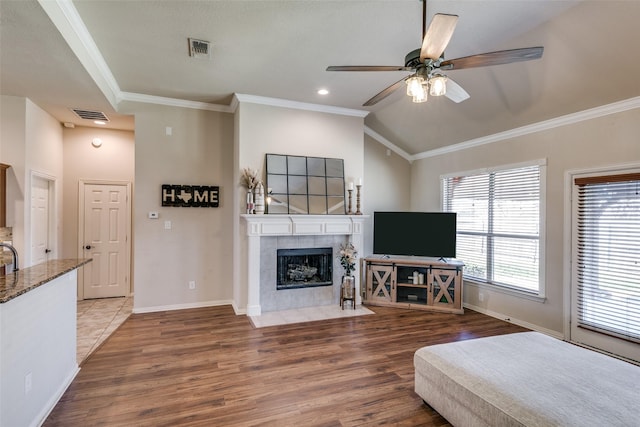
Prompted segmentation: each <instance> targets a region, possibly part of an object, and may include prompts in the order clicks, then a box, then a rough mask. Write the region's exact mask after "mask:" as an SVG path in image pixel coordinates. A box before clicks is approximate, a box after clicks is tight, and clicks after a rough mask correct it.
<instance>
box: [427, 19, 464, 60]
mask: <svg viewBox="0 0 640 427" xmlns="http://www.w3.org/2000/svg"><path fill="white" fill-rule="evenodd" d="M457 22H458V15H446V14H444V13H437V14H435V15H434V16H433V19H432V20H431V24H429V28H427V32H426V33H425V35H424V39H423V40H422V49H420V61H424V60H425V59H427V58H430V59H433V60H434V61H437V60H438V59H440V56H442V52H444V49H445V48H446V47H447V45H448V44H449V40H451V36H452V35H453V30H455V28H456V23H457Z"/></svg>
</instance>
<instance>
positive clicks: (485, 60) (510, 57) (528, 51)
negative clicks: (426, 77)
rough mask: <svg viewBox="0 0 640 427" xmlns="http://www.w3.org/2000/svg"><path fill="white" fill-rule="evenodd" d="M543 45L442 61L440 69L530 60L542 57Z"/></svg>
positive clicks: (457, 68) (456, 68) (486, 65)
mask: <svg viewBox="0 0 640 427" xmlns="http://www.w3.org/2000/svg"><path fill="white" fill-rule="evenodd" d="M543 51H544V47H542V46H537V47H525V48H521V49H509V50H499V51H496V52H487V53H481V54H478V55H471V56H465V57H462V58H456V59H449V60H447V61H442V63H441V64H440V69H441V70H460V69H463V68H475V67H488V66H490V65H500V64H509V63H511V62H520V61H530V60H532V59H538V58H541V57H542V52H543Z"/></svg>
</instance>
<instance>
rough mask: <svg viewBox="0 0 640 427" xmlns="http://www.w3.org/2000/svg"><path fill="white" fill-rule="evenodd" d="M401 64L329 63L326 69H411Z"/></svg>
mask: <svg viewBox="0 0 640 427" xmlns="http://www.w3.org/2000/svg"><path fill="white" fill-rule="evenodd" d="M412 70H413V68H410V67H405V66H403V65H398V66H395V65H331V66H329V67H327V71H412Z"/></svg>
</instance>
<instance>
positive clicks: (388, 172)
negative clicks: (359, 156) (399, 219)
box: [354, 135, 412, 256]
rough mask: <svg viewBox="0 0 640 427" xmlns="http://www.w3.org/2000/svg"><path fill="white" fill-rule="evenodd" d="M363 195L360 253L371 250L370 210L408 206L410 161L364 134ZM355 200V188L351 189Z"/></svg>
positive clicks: (371, 228) (363, 254)
mask: <svg viewBox="0 0 640 427" xmlns="http://www.w3.org/2000/svg"><path fill="white" fill-rule="evenodd" d="M364 164H365V171H364V181H365V182H366V183H367V185H365V186H364V187H363V189H362V190H363V195H362V197H363V199H365V200H366V201H367V213H368V214H369V215H371V216H370V217H369V219H368V220H367V222H366V223H365V228H366V230H367V231H368V232H367V233H366V234H365V236H364V248H363V250H362V251H361V253H360V255H362V256H367V255H370V254H372V253H373V234H372V233H373V232H372V230H373V212H375V211H408V210H410V209H411V196H410V194H411V169H412V165H411V163H410V162H409V161H408V160H406V159H405V158H403V157H401V156H399V155H398V154H396V153H394V152H393V151H391V150H388V149H387V147H385V146H384V145H382V144H380V143H378V142H377V141H375V140H374V139H373V138H371V137H370V136H368V135H365V137H364ZM354 203H355V192H354Z"/></svg>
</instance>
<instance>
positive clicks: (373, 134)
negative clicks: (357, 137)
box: [364, 125, 414, 163]
mask: <svg viewBox="0 0 640 427" xmlns="http://www.w3.org/2000/svg"><path fill="white" fill-rule="evenodd" d="M364 133H365V134H366V135H369V136H370V137H371V138H373V139H375V140H376V141H378V142H379V143H380V144H382V145H384V146H385V147H387V148H388V149H390V150H391V151H393V152H395V153H396V154H398V155H399V156H400V157H402V158H404V159H405V160H407V161H409V163H413V160H414V159H413V157H414V156H412V155H411V154H409V153H407V152H406V151H404V150H403V149H402V148H400V147H398V146H397V145H395V144H394V143H393V142H391V141H389V140H388V139H387V138H385V137H384V136H382V135H380V134H379V133H378V132H376V131H375V130H373V129H371V128H370V127H369V126H366V125H365V127H364Z"/></svg>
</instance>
